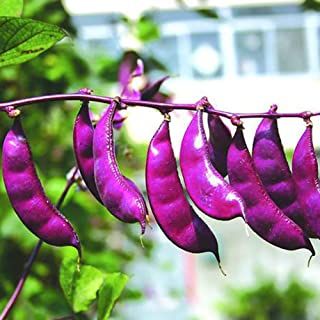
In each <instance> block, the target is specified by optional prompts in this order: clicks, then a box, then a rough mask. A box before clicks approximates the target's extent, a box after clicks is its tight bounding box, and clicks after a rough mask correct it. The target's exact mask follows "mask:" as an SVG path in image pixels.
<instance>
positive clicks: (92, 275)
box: [60, 256, 105, 312]
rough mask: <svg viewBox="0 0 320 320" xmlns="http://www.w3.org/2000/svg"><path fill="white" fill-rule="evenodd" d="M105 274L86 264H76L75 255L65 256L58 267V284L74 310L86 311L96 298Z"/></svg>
mask: <svg viewBox="0 0 320 320" xmlns="http://www.w3.org/2000/svg"><path fill="white" fill-rule="evenodd" d="M104 278H105V276H104V274H103V273H102V272H101V271H100V270H98V269H96V268H94V267H92V266H88V265H82V266H78V264H77V257H76V256H70V257H66V258H65V259H64V260H63V261H62V265H61V269H60V285H61V287H62V289H63V292H64V294H65V296H66V298H67V300H68V302H69V304H70V305H71V307H72V309H73V311H74V312H81V311H87V310H88V309H89V307H90V305H91V303H92V302H93V301H94V300H95V299H96V298H97V292H98V290H99V289H100V287H101V285H102V283H103V280H104Z"/></svg>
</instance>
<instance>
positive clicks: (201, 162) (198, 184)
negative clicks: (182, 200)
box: [180, 110, 245, 220]
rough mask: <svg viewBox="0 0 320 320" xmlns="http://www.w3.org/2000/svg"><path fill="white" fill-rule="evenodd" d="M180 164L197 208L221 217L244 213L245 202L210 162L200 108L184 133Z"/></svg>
mask: <svg viewBox="0 0 320 320" xmlns="http://www.w3.org/2000/svg"><path fill="white" fill-rule="evenodd" d="M180 166H181V171H182V174H183V178H184V181H185V184H186V188H187V191H188V193H189V195H190V197H191V199H192V200H193V202H194V203H195V205H196V206H197V207H198V208H199V209H200V210H201V211H203V212H204V213H206V214H207V215H209V216H210V217H212V218H215V219H221V220H230V219H233V218H236V217H243V216H244V210H245V205H244V203H243V200H242V199H241V196H240V195H239V194H238V193H237V192H236V191H235V190H234V189H233V188H232V187H231V186H230V185H229V184H228V183H227V182H226V181H225V180H224V179H223V177H222V176H221V175H220V173H219V172H218V171H217V170H216V169H215V168H214V166H213V165H212V163H211V161H210V158H209V148H208V142H207V138H206V135H205V131H204V127H203V111H202V110H197V112H196V114H195V115H194V117H193V119H192V120H191V123H190V125H189V126H188V128H187V130H186V132H185V134H184V137H183V140H182V144H181V151H180Z"/></svg>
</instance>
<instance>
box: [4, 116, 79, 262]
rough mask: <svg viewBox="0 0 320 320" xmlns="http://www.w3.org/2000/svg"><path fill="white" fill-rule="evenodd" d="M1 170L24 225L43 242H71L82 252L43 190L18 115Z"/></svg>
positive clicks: (7, 141) (7, 137)
mask: <svg viewBox="0 0 320 320" xmlns="http://www.w3.org/2000/svg"><path fill="white" fill-rule="evenodd" d="M2 171H3V180H4V184H5V186H6V190H7V194H8V197H9V200H10V202H11V205H12V207H13V208H14V210H15V212H16V213H17V215H18V217H19V218H20V219H21V221H22V222H23V223H24V225H25V226H26V227H27V228H28V229H29V230H30V231H31V232H32V233H34V234H35V235H36V236H37V237H38V238H40V239H41V240H43V241H44V242H47V243H49V244H51V245H55V246H73V247H75V248H76V249H77V250H78V253H79V255H80V256H81V246H80V241H79V239H78V236H77V234H76V232H75V230H74V229H73V227H72V226H71V224H70V222H69V221H68V220H67V219H66V218H65V217H64V216H63V215H62V214H61V213H60V212H59V210H58V209H57V208H56V207H55V206H54V205H53V204H52V203H51V202H50V200H49V199H48V197H47V196H46V195H45V193H44V190H43V187H42V185H41V182H40V180H39V178H38V176H37V173H36V169H35V167H34V164H33V160H32V153H31V150H30V146H29V144H28V142H27V138H26V136H25V133H24V131H23V128H22V126H21V122H20V118H19V117H17V118H15V120H14V123H13V126H12V128H11V129H10V131H9V132H8V133H7V135H6V137H5V140H4V143H3V152H2Z"/></svg>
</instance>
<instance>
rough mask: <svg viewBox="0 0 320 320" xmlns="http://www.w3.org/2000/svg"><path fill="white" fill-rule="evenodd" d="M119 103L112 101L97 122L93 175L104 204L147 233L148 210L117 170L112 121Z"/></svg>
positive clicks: (132, 187) (125, 220) (115, 213)
mask: <svg viewBox="0 0 320 320" xmlns="http://www.w3.org/2000/svg"><path fill="white" fill-rule="evenodd" d="M118 104H119V102H118V101H116V100H113V101H112V102H111V104H110V106H109V107H108V108H107V109H106V111H105V113H104V114H103V115H102V117H101V119H100V120H99V121H98V123H97V125H96V128H95V130H94V135H93V156H94V175H95V181H96V186H97V189H98V192H99V195H100V198H101V200H102V202H103V204H104V205H105V206H106V207H107V209H108V210H109V211H110V212H111V213H112V214H113V215H114V216H115V217H117V218H118V219H120V220H121V221H123V222H128V223H134V222H139V223H140V225H141V233H142V234H143V233H144V231H145V225H146V217H147V208H146V204H145V201H144V198H143V196H142V194H141V192H140V191H139V189H138V187H137V186H136V185H135V184H134V183H133V182H132V181H131V180H129V179H128V178H126V177H124V176H123V175H122V174H121V172H120V170H119V167H118V164H117V160H116V155H115V145H114V138H113V126H112V123H113V118H114V115H115V112H116V109H117V106H118Z"/></svg>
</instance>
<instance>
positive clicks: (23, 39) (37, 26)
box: [0, 17, 67, 67]
mask: <svg viewBox="0 0 320 320" xmlns="http://www.w3.org/2000/svg"><path fill="white" fill-rule="evenodd" d="M66 35H67V34H66V32H65V31H64V30H63V29H61V28H59V27H58V26H55V25H51V24H48V23H44V22H41V21H36V20H32V19H23V18H16V17H0V67H3V66H6V65H11V64H18V63H22V62H25V61H27V60H30V59H33V58H35V57H36V56H38V55H39V54H40V53H42V52H44V51H46V50H48V49H49V48H50V47H52V46H53V45H54V44H56V43H57V42H58V41H60V40H61V39H63V38H64V37H65V36H66Z"/></svg>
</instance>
